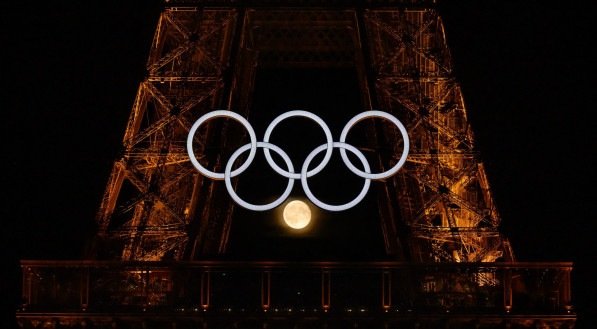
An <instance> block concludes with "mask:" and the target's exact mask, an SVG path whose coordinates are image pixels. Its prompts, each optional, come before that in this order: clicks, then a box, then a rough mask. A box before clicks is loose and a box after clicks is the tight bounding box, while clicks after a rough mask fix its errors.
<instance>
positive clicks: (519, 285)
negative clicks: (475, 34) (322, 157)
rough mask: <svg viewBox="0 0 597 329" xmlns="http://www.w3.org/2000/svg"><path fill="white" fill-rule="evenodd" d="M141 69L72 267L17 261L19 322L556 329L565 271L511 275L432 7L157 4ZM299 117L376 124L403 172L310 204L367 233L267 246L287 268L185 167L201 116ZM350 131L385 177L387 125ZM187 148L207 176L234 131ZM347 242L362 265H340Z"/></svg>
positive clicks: (233, 208)
mask: <svg viewBox="0 0 597 329" xmlns="http://www.w3.org/2000/svg"><path fill="white" fill-rule="evenodd" d="M146 67H147V74H146V78H145V79H144V80H143V81H142V82H141V83H140V85H139V88H138V91H137V95H136V97H135V102H134V105H133V108H132V110H131V114H130V117H129V120H128V124H127V126H126V130H125V132H124V138H123V145H122V152H121V154H120V156H119V157H118V159H117V160H116V161H115V162H114V164H113V168H112V172H111V175H110V177H109V179H108V183H107V187H106V190H105V193H104V196H103V198H102V200H101V203H100V207H99V211H98V214H97V224H98V232H97V237H96V239H95V240H94V241H92V242H91V243H90V246H89V250H88V259H86V260H83V261H66V262H65V261H22V269H23V304H22V308H21V309H20V310H19V312H18V313H17V319H18V321H19V324H20V325H21V326H22V327H23V328H35V327H39V326H51V325H54V326H56V325H60V326H64V327H77V326H87V327H93V328H96V327H98V328H103V327H118V328H120V327H123V328H124V327H143V328H145V327H151V328H153V327H156V328H157V327H160V328H162V327H168V328H175V327H176V328H187V327H189V328H197V327H202V328H319V327H321V328H336V327H348V326H351V327H365V328H391V327H406V328H543V327H545V328H573V327H574V323H575V315H574V313H573V312H572V305H571V293H570V272H571V270H572V265H571V264H570V263H523V262H517V261H516V259H515V255H514V253H513V251H512V250H511V248H510V245H509V243H508V240H507V238H506V237H504V236H502V235H501V234H500V232H499V225H500V215H499V212H498V209H497V208H496V205H495V203H494V201H493V198H492V195H491V189H490V186H489V179H488V177H487V175H486V173H485V170H484V166H483V163H482V161H481V160H480V156H479V154H478V152H477V151H476V149H475V145H474V136H473V129H472V128H471V127H470V126H469V124H468V120H467V112H466V108H465V103H464V101H463V95H462V92H461V90H460V87H459V84H458V82H457V80H456V78H455V76H454V72H453V68H452V62H451V57H450V52H449V48H448V44H447V40H446V37H445V33H444V27H443V24H442V20H441V17H440V13H439V12H438V10H437V8H436V4H435V1H432V0H396V1H389V0H370V1H357V0H355V1H334V0H330V1H324V0H306V1H300V0H296V1H295V0H290V1H274V0H252V1H243V2H238V1H232V0H213V1H208V0H203V1H202V0H187V1H184V0H180V1H179V0H170V1H165V3H164V7H163V10H162V12H161V15H160V17H159V19H158V22H157V27H156V30H155V35H154V39H153V43H152V45H151V49H150V50H149V58H148V61H147V65H146ZM316 81H324V82H323V83H321V84H319V85H318V84H317V83H316ZM318 91H319V92H320V93H319V94H318V93H317V92H318ZM314 93H315V94H316V95H313V94H314ZM318 103H321V104H318ZM297 106H298V107H305V106H306V107H309V108H308V109H307V110H311V111H312V112H314V113H316V114H317V115H320V116H322V117H325V118H326V119H329V120H332V121H333V122H337V123H339V122H346V121H347V119H349V118H350V117H352V116H353V115H355V114H358V113H360V112H362V111H368V110H381V111H385V112H387V113H390V114H392V115H394V116H395V117H397V118H398V119H399V120H400V121H401V122H403V123H404V125H405V127H406V130H407V132H408V136H409V138H410V153H409V155H408V158H407V160H406V162H405V164H404V166H403V167H402V168H401V169H400V170H399V171H398V173H397V174H396V175H394V176H392V177H390V178H387V179H384V180H382V181H379V182H373V183H372V191H371V192H370V193H369V194H370V195H369V196H368V198H367V200H366V202H365V204H364V205H361V206H360V208H359V209H360V212H357V211H352V212H351V211H348V212H346V213H338V214H327V213H326V211H325V210H320V212H321V213H323V214H322V215H321V217H323V218H329V219H330V220H329V222H331V223H333V224H334V225H337V223H339V222H340V221H342V220H345V221H347V222H348V223H350V224H351V225H352V224H354V225H358V224H355V223H358V222H359V221H363V220H367V221H368V222H369V223H372V224H371V225H373V226H375V228H373V229H370V231H365V232H366V233H367V234H369V232H372V233H371V235H372V236H373V238H372V239H370V240H364V241H365V242H363V243H364V244H367V243H369V245H365V246H356V247H355V246H354V245H355V244H357V243H351V242H350V241H348V242H346V241H344V242H343V244H342V243H339V244H337V245H336V248H337V250H334V251H333V253H337V252H338V251H342V250H345V251H346V254H347V255H346V256H345V257H342V258H341V259H336V258H330V257H328V256H325V255H326V254H325V252H324V249H325V248H324V247H321V244H320V245H316V246H312V247H310V248H311V249H309V248H308V247H306V246H304V245H301V242H298V243H296V242H294V243H291V244H289V247H287V249H284V247H280V248H282V250H283V252H289V251H291V250H292V249H293V248H295V250H294V252H297V253H300V251H297V250H307V249H309V250H310V251H312V253H311V254H310V256H305V257H302V258H300V257H299V260H297V259H284V257H282V256H283V255H284V253H283V252H281V253H278V254H275V255H274V254H272V253H271V250H270V253H267V252H264V253H263V254H262V255H257V254H259V253H260V252H262V251H264V250H268V249H272V248H273V247H272V246H271V245H270V246H268V243H280V242H283V241H284V240H287V239H290V238H289V237H288V236H286V235H284V234H282V236H281V237H273V238H272V237H267V236H265V235H261V236H257V237H256V238H253V239H252V240H251V239H248V238H246V237H245V238H243V235H246V234H247V231H250V230H251V226H254V227H257V226H258V224H248V222H249V221H252V220H255V222H258V221H261V222H263V219H264V218H265V219H268V220H269V219H271V217H273V216H274V215H272V213H273V212H275V211H276V210H274V211H272V212H270V213H267V212H266V213H265V214H264V213H254V212H249V211H246V210H244V209H241V208H240V207H239V206H238V205H237V204H236V203H235V202H234V201H232V199H231V198H230V196H229V194H228V192H227V191H226V188H225V184H224V183H223V182H221V181H214V180H211V179H208V178H206V177H204V176H202V175H201V174H200V173H199V172H198V171H197V170H196V168H195V167H194V166H193V165H192V163H191V161H190V159H189V155H188V151H187V148H186V140H187V137H188V135H189V131H190V130H191V127H192V126H193V123H194V122H195V120H197V118H199V117H201V116H202V115H204V114H205V113H208V112H210V111H212V110H214V109H226V110H230V111H233V112H235V113H238V114H240V115H241V116H242V117H245V118H248V121H250V122H252V123H257V125H259V124H261V125H263V122H265V121H267V120H271V119H273V118H274V117H275V116H277V115H279V114H281V113H282V112H283V111H286V110H289V109H290V108H288V107H297ZM284 107H287V108H284ZM343 120H344V121H343ZM309 127H310V126H309ZM359 128H360V130H358V131H359V133H360V134H361V135H362V136H364V137H361V139H353V140H354V141H355V145H358V149H359V150H361V151H362V152H363V153H364V154H365V155H366V157H367V159H369V163H370V165H371V166H372V171H373V172H380V171H384V170H387V169H389V168H390V167H392V166H393V165H395V164H396V162H397V161H398V158H399V155H400V154H401V152H402V151H403V150H404V148H405V145H404V143H403V138H401V136H400V131H398V129H396V128H395V127H394V126H393V125H392V124H391V122H387V121H384V120H378V119H375V120H365V121H363V123H360V124H359ZM308 130H309V128H304V129H303V130H302V131H303V132H305V131H308ZM260 133H262V130H261V131H259V132H258V134H260ZM299 133H300V132H299ZM302 137H303V136H302V135H301V138H302ZM305 138H307V137H305ZM289 139H290V141H291V142H292V141H294V142H295V143H296V142H297V139H296V137H295V138H294V140H293V138H292V136H290V137H289ZM193 141H194V151H195V154H198V155H199V156H197V158H196V159H197V161H199V162H201V163H202V164H203V165H205V166H206V167H208V168H210V169H213V170H215V171H219V172H222V171H223V169H224V167H225V166H226V162H227V161H228V158H229V156H230V153H232V151H233V150H235V149H236V148H238V147H239V146H241V145H243V144H246V143H247V141H248V136H247V135H246V134H245V133H242V130H241V129H238V126H237V125H235V124H234V123H233V122H231V121H230V120H213V121H210V122H209V123H206V124H205V125H204V126H202V129H200V133H198V134H196V135H195V137H194V140H193ZM297 165H298V163H295V167H296V166H297ZM267 181H268V182H269V180H267ZM234 184H235V185H234V186H235V187H237V188H238V191H239V194H240V193H241V192H242V193H244V194H247V195H249V194H252V196H253V197H256V198H259V197H261V196H264V195H267V193H265V194H264V193H261V194H260V192H259V191H254V190H251V189H249V187H248V186H249V185H250V184H247V183H244V182H243V179H242V178H239V179H238V180H236V181H234ZM262 184H264V185H268V184H269V183H268V184H265V183H262ZM272 184H273V183H272ZM361 184H362V183H361ZM322 186H324V187H325V186H326V185H325V184H323V185H322ZM263 188H264V189H266V187H263ZM275 189H276V188H274V190H275ZM324 189H325V188H324ZM319 193H328V194H327V195H326V196H327V197H328V198H334V194H335V193H340V192H330V191H320V192H319ZM326 216H327V217H326ZM243 225H244V226H243ZM321 225H324V224H321ZM329 225H331V224H329ZM329 225H328V226H329ZM371 225H369V226H371ZM263 228H264V227H259V229H260V230H261V229H263ZM314 230H317V229H314ZM322 230H323V229H322ZM358 233H359V232H356V233H355V232H352V234H353V235H354V236H358ZM360 233H363V231H361V232H360ZM319 237H320V240H322V241H324V243H329V240H330V239H331V237H330V235H326V234H325V233H322V234H320V236H319ZM334 238H337V236H334ZM326 239H327V240H326ZM260 240H264V241H266V242H265V243H263V245H262V247H263V248H261V249H260V248H259V246H257V247H255V246H254V245H255V244H257V242H258V241H260ZM290 240H296V237H294V238H293V239H290ZM299 240H300V239H299ZM237 241H240V242H237ZM326 241H327V242H326ZM251 246H253V247H251ZM296 248H300V249H296ZM351 248H352V249H351ZM359 249H367V250H375V252H372V253H370V254H366V255H365V256H366V257H367V256H372V258H371V259H366V257H365V258H363V256H362V255H360V256H359V257H360V258H359V257H357V258H358V260H354V259H351V257H352V253H353V252H355V250H359ZM242 250H245V251H246V250H249V252H245V253H244V254H243V253H242ZM333 253H332V254H333ZM241 254H242V256H240V255H241ZM313 255H315V256H313ZM355 259H356V258H355ZM50 278H51V279H50ZM297 296H298V298H297Z"/></svg>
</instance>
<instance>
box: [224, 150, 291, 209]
mask: <svg viewBox="0 0 597 329" xmlns="http://www.w3.org/2000/svg"><path fill="white" fill-rule="evenodd" d="M257 147H262V148H264V149H266V150H267V149H271V150H273V151H274V152H276V153H278V155H280V156H281V157H282V159H283V160H284V162H286V165H287V166H288V169H289V170H290V172H291V173H292V172H294V167H293V166H292V161H291V160H290V157H288V155H287V154H286V152H284V151H282V149H281V148H279V147H278V146H276V145H274V144H270V143H265V142H257ZM248 149H251V151H253V150H255V149H254V148H253V145H251V144H246V145H244V146H242V147H240V148H238V149H237V150H236V151H235V152H234V153H232V155H231V156H230V160H228V163H227V164H226V169H225V170H224V181H225V182H226V189H227V190H228V193H229V194H230V197H232V199H233V200H234V201H235V202H236V203H237V204H239V205H240V206H242V207H244V208H247V209H250V210H254V211H265V210H270V209H273V208H276V207H277V206H279V205H280V204H281V203H282V202H284V201H285V200H286V199H287V198H288V196H289V195H290V192H292V187H293V186H294V179H292V178H288V185H287V186H286V190H285V191H284V193H282V195H281V196H280V197H279V198H277V199H276V200H275V201H273V202H271V203H268V204H264V205H254V204H251V203H248V202H246V201H245V200H243V199H241V198H240V197H239V196H238V194H236V192H235V191H234V188H233V187H232V182H231V181H230V178H232V174H231V172H230V171H231V170H232V165H233V164H234V161H236V159H237V158H238V157H239V156H240V155H241V154H242V153H244V152H245V151H246V150H248ZM245 163H246V162H245Z"/></svg>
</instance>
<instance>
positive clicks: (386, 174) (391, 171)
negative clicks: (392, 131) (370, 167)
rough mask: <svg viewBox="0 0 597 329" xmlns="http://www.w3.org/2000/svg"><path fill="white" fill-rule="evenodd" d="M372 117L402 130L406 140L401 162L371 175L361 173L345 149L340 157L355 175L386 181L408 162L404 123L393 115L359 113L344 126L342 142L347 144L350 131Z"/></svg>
mask: <svg viewBox="0 0 597 329" xmlns="http://www.w3.org/2000/svg"><path fill="white" fill-rule="evenodd" d="M371 117H379V118H384V119H387V120H389V121H391V122H392V123H393V124H394V125H396V127H398V129H399V130H400V133H401V134H402V139H403V140H404V147H403V149H402V155H401V156H400V160H398V163H396V164H395V165H394V167H392V168H390V169H389V170H387V171H384V172H382V173H379V174H371V173H367V172H364V171H361V170H360V169H358V168H357V167H355V166H354V165H353V164H352V163H351V162H350V160H349V159H348V156H346V151H345V150H344V149H343V148H341V149H340V155H342V160H343V161H344V164H346V166H347V167H348V168H349V169H350V171H352V172H353V173H354V174H355V175H357V176H359V177H363V178H369V179H374V180H378V179H384V178H387V177H390V176H392V175H394V174H395V173H396V172H397V171H398V170H400V168H402V166H403V165H404V163H405V162H406V158H407V157H408V151H409V147H410V146H409V143H410V141H409V138H408V133H407V131H406V128H404V125H402V122H400V121H399V120H398V119H397V118H396V117H394V116H393V115H391V114H389V113H386V112H382V111H365V112H363V113H359V114H357V115H355V116H354V117H353V118H352V119H350V121H348V123H347V124H346V126H344V129H342V134H340V142H341V143H345V142H346V136H347V135H348V131H349V130H350V129H351V128H352V127H353V126H354V125H355V124H357V122H359V121H361V120H363V119H366V118H371ZM355 154H356V153H355Z"/></svg>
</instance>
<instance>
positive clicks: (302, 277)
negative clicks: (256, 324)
mask: <svg viewBox="0 0 597 329" xmlns="http://www.w3.org/2000/svg"><path fill="white" fill-rule="evenodd" d="M21 268H22V275H23V286H22V296H23V299H22V304H21V305H20V306H19V310H18V313H39V312H45V313H48V312H63V313H64V312H96V313H102V312H150V311H156V312H163V311H167V312H179V313H191V314H193V313H197V312H201V313H207V314H219V313H223V314H226V313H234V314H236V313H247V314H251V313H263V312H271V313H279V314H291V313H292V314H297V315H298V314H301V313H304V314H310V315H317V314H323V313H329V314H333V313H342V314H377V313H381V314H384V313H388V315H391V314H408V313H412V312H416V313H418V314H425V313H438V312H439V313H449V312H453V313H458V314H467V313H474V314H569V313H570V312H571V310H572V306H571V300H570V272H571V270H572V265H571V264H570V263H522V262H517V263H449V264H448V263H434V264H412V263H403V262H385V261H381V262H349V263H348V262H267V261H257V262H233V261H191V262H171V263H168V262H113V261H22V262H21Z"/></svg>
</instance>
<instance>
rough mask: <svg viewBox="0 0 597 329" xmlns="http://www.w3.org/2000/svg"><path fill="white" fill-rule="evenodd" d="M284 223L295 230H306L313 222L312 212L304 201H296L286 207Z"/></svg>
mask: <svg viewBox="0 0 597 329" xmlns="http://www.w3.org/2000/svg"><path fill="white" fill-rule="evenodd" d="M282 215H283V217H284V222H286V225H288V226H290V227H291V228H293V229H295V230H300V229H302V228H305V227H306V226H307V225H309V222H311V210H310V209H309V206H308V205H307V204H306V203H304V202H303V201H299V200H294V201H291V202H290V203H288V204H287V205H286V207H284V212H283V214H282Z"/></svg>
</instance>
